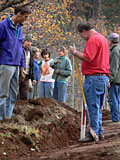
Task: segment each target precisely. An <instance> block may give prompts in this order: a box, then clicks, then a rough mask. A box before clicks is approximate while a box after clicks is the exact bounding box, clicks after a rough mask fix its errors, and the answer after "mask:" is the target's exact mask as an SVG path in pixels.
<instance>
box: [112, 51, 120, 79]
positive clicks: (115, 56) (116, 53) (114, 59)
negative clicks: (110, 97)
mask: <svg viewBox="0 0 120 160" xmlns="http://www.w3.org/2000/svg"><path fill="white" fill-rule="evenodd" d="M111 56H112V58H111V62H110V82H112V81H113V80H114V79H115V78H116V76H117V74H118V71H119V67H120V64H119V63H120V58H119V56H120V53H119V50H114V52H113V54H112V55H111Z"/></svg>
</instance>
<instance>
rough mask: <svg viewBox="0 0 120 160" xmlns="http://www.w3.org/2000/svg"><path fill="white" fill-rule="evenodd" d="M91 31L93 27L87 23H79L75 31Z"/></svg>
mask: <svg viewBox="0 0 120 160" xmlns="http://www.w3.org/2000/svg"><path fill="white" fill-rule="evenodd" d="M91 29H93V26H92V24H91V23H90V22H89V21H86V22H81V23H80V24H78V26H77V30H78V31H79V32H82V31H83V30H85V31H89V30H91Z"/></svg>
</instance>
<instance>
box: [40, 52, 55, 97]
mask: <svg viewBox="0 0 120 160" xmlns="http://www.w3.org/2000/svg"><path fill="white" fill-rule="evenodd" d="M41 56H42V58H43V61H42V64H41V78H40V84H39V97H46V98H51V97H52V96H53V88H54V79H52V74H53V71H54V69H52V68H51V67H50V62H51V61H52V60H53V59H51V58H50V52H49V51H48V50H47V49H44V50H43V51H42V52H41Z"/></svg>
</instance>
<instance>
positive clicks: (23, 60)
mask: <svg viewBox="0 0 120 160" xmlns="http://www.w3.org/2000/svg"><path fill="white" fill-rule="evenodd" d="M20 67H23V68H25V57H24V53H23V52H22V56H21V61H20Z"/></svg>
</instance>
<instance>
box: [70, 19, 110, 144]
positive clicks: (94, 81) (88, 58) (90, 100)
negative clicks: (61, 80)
mask: <svg viewBox="0 0 120 160" xmlns="http://www.w3.org/2000/svg"><path fill="white" fill-rule="evenodd" d="M77 29H78V32H79V33H80V36H81V37H82V38H83V39H85V40H86V41H87V42H86V46H85V48H84V51H83V53H81V52H79V51H77V49H76V47H75V46H70V52H71V53H72V54H73V55H75V56H77V57H78V58H79V59H81V60H82V66H81V67H82V68H81V69H82V74H83V75H85V81H84V84H83V88H84V92H85V97H86V102H87V106H88V111H89V116H90V125H91V128H92V129H93V130H94V132H95V133H96V135H97V136H98V137H99V140H103V138H104V137H103V130H102V111H101V110H102V105H103V99H104V94H105V90H106V87H107V85H108V80H109V78H108V77H109V75H110V71H109V70H110V66H109V45H108V41H107V40H106V38H105V37H104V36H103V35H101V34H100V33H98V32H97V31H96V30H95V29H93V27H92V24H91V23H90V22H88V21H86V22H81V23H80V24H79V25H78V27H77ZM82 141H83V142H88V141H94V138H93V137H92V135H91V134H90V132H88V135H87V136H86V137H85V138H84V139H83V140H82Z"/></svg>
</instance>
